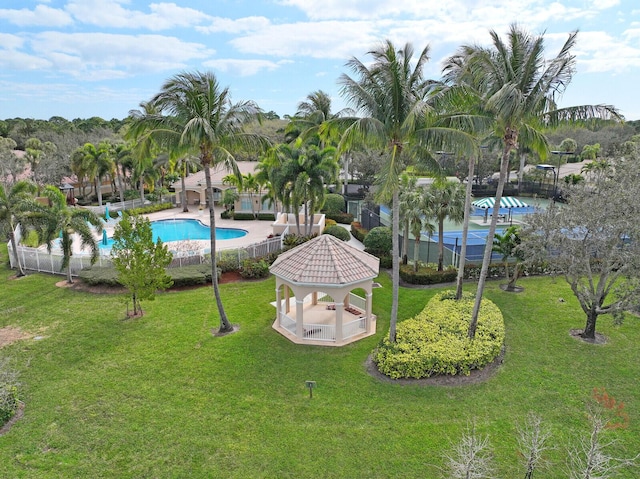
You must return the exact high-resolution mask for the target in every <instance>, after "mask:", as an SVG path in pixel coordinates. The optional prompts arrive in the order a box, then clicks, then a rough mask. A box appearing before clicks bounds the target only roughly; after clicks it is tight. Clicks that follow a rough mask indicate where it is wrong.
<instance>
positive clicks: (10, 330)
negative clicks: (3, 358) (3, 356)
mask: <svg viewBox="0 0 640 479" xmlns="http://www.w3.org/2000/svg"><path fill="white" fill-rule="evenodd" d="M32 337H33V334H30V333H26V332H25V331H23V330H22V329H20V328H14V327H13V326H5V327H4V328H0V348H3V347H5V346H8V345H10V344H13V343H15V342H16V341H20V340H22V339H30V338H32Z"/></svg>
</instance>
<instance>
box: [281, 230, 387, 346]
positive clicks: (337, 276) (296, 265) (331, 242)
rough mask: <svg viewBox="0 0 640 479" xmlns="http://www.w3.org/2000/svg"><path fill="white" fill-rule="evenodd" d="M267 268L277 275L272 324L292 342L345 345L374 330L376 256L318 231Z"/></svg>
mask: <svg viewBox="0 0 640 479" xmlns="http://www.w3.org/2000/svg"><path fill="white" fill-rule="evenodd" d="M269 269H270V271H271V273H272V274H273V275H274V276H275V277H276V301H275V303H272V304H273V305H274V306H275V307H276V320H275V322H274V323H273V328H274V329H275V330H276V331H278V332H279V333H280V334H282V335H283V336H285V337H286V338H288V339H290V340H291V341H293V342H294V343H298V344H315V345H325V346H342V345H345V344H349V343H352V342H354V341H357V340H359V339H362V338H366V337H367V336H371V335H373V334H375V332H376V317H375V315H374V314H373V313H372V312H371V308H372V297H373V294H372V289H373V286H374V283H373V279H374V278H375V277H376V276H378V272H379V269H380V260H379V259H378V258H376V257H375V256H372V255H370V254H369V253H365V252H364V251H361V250H359V249H357V248H355V247H353V246H351V245H349V244H347V243H345V242H344V241H342V240H339V239H338V238H336V237H334V236H331V235H320V236H318V237H317V238H314V239H312V240H311V241H308V242H306V243H303V244H302V245H300V246H297V247H296V248H293V249H292V250H290V251H287V252H286V253H283V254H281V255H280V256H278V259H276V261H275V262H274V263H273V264H272V265H271V267H270V268H269ZM356 290H357V291H356ZM354 291H356V292H359V293H361V294H354ZM291 293H293V297H292V295H291Z"/></svg>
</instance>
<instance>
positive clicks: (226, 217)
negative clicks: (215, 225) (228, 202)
mask: <svg viewBox="0 0 640 479" xmlns="http://www.w3.org/2000/svg"><path fill="white" fill-rule="evenodd" d="M220 218H221V219H223V220H232V219H233V210H224V211H223V212H222V213H220Z"/></svg>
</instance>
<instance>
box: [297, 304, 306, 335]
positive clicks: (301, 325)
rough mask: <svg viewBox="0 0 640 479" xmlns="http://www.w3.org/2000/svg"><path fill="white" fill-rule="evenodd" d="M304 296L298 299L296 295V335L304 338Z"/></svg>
mask: <svg viewBox="0 0 640 479" xmlns="http://www.w3.org/2000/svg"><path fill="white" fill-rule="evenodd" d="M303 307H304V298H302V299H298V297H297V296H296V336H297V337H298V338H300V339H303V338H304V316H303V313H304V311H303V310H302V308H303Z"/></svg>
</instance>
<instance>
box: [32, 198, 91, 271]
mask: <svg viewBox="0 0 640 479" xmlns="http://www.w3.org/2000/svg"><path fill="white" fill-rule="evenodd" d="M42 194H43V196H44V197H46V198H48V199H49V204H50V206H42V205H40V207H39V208H37V209H36V210H34V211H32V212H31V213H30V214H29V216H28V218H27V220H28V223H29V224H30V225H33V226H35V227H36V228H37V229H38V230H39V233H40V235H41V238H42V239H43V240H44V241H45V243H46V244H47V249H48V250H49V253H50V252H51V250H52V248H53V243H54V241H56V240H57V239H58V238H59V239H60V247H61V248H62V265H61V270H64V269H66V271H67V282H68V283H73V278H72V277H71V256H72V254H73V239H74V235H77V236H78V237H79V239H80V244H81V246H82V248H89V250H90V251H91V263H92V264H93V263H95V262H96V260H97V259H98V256H99V252H100V250H99V247H98V242H97V241H96V239H95V237H94V235H93V231H92V230H91V227H92V226H93V228H94V230H95V232H96V233H97V234H100V233H102V228H103V223H102V219H101V218H100V217H99V216H98V215H97V214H95V213H93V212H92V211H91V210H88V209H85V208H76V207H74V206H68V205H67V200H66V198H65V196H64V194H62V192H61V191H60V190H59V189H58V188H56V187H55V186H51V185H47V186H45V188H44V191H43V192H42Z"/></svg>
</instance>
